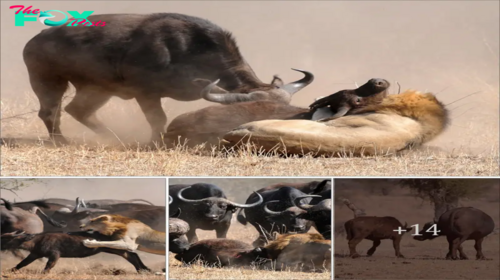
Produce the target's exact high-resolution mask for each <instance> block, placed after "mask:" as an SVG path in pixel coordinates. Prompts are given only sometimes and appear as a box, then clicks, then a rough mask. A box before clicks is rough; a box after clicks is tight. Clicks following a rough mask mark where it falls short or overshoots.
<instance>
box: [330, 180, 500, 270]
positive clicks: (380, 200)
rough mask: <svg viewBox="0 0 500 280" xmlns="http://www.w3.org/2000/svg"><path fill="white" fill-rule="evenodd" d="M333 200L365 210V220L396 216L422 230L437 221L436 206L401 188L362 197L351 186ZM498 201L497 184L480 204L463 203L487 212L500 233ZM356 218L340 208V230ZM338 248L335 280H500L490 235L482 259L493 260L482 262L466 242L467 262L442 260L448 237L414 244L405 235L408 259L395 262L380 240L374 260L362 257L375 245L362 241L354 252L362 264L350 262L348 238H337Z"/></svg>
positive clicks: (497, 243)
mask: <svg viewBox="0 0 500 280" xmlns="http://www.w3.org/2000/svg"><path fill="white" fill-rule="evenodd" d="M339 181H340V179H339V180H336V187H337V186H338V185H339V184H340V183H339ZM360 185H361V184H360ZM367 186H368V185H367ZM365 187H366V186H365ZM369 187H371V185H370V186H369ZM356 189H357V190H356ZM335 195H336V196H339V195H342V196H344V197H346V198H348V199H350V200H351V202H353V203H355V204H356V205H357V206H358V207H359V208H362V209H364V210H365V211H366V213H367V215H375V216H394V217H396V218H397V219H398V220H399V221H401V222H402V223H403V224H404V223H405V222H408V225H413V224H417V223H418V224H419V225H420V228H421V227H422V226H423V224H424V223H426V222H428V221H431V220H432V217H433V208H432V206H430V205H429V204H426V203H422V202H421V200H417V199H415V198H414V197H413V196H410V195H409V194H408V191H407V190H401V189H400V188H399V187H395V188H394V189H393V191H391V193H390V194H389V195H388V196H382V195H380V194H370V193H369V192H365V191H360V190H359V188H358V187H357V186H350V189H349V190H346V191H343V192H341V191H338V190H337V189H336V191H335ZM499 199H500V185H499V184H498V182H497V184H496V186H495V187H494V188H493V189H491V190H490V192H489V193H487V194H486V195H484V196H483V197H482V198H479V199H477V200H473V201H464V202H463V203H462V204H463V205H464V206H473V207H476V208H478V209H481V210H483V211H484V212H486V213H487V214H489V215H490V216H491V217H492V218H493V220H494V222H495V225H496V227H497V228H498V227H500V204H499V201H500V200H499ZM352 218H353V214H352V212H351V211H350V210H349V209H347V207H345V206H343V207H340V204H339V203H338V202H337V205H336V206H335V226H336V228H337V227H341V226H343V223H344V222H345V221H347V220H349V219H352ZM497 230H498V229H497ZM413 233H414V232H412V234H413ZM334 244H335V278H336V279H499V277H500V236H499V235H498V232H497V233H496V234H491V235H489V236H488V237H487V238H485V240H484V242H483V253H484V255H485V256H486V257H487V258H489V260H484V261H476V260H475V254H476V252H475V250H474V247H473V246H474V241H466V242H465V243H464V245H463V247H464V251H465V253H466V254H467V255H468V256H469V258H470V259H469V260H460V261H449V260H445V259H444V257H445V256H446V253H447V252H448V243H447V241H446V238H445V237H439V238H437V239H435V240H431V241H429V240H427V241H416V240H413V238H411V236H410V233H407V234H405V235H404V237H403V239H402V241H401V253H402V254H403V255H404V256H405V257H406V258H405V259H397V258H396V257H395V256H394V249H393V247H392V242H391V241H390V240H382V244H381V245H380V246H379V247H378V248H377V251H376V252H375V254H374V255H373V256H372V257H364V256H366V251H367V250H368V249H369V248H370V247H371V244H372V242H371V241H369V240H363V241H362V242H361V243H360V244H359V245H358V246H357V248H356V249H357V251H358V253H360V254H361V255H362V256H363V257H361V258H358V259H351V258H349V257H347V255H348V253H349V248H348V246H347V240H346V239H345V236H343V235H342V236H340V235H339V236H336V238H335V241H334Z"/></svg>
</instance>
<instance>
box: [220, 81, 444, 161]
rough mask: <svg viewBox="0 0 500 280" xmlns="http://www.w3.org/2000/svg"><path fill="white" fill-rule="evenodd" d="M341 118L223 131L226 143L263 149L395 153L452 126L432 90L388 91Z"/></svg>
mask: <svg viewBox="0 0 500 280" xmlns="http://www.w3.org/2000/svg"><path fill="white" fill-rule="evenodd" d="M352 114H353V115H349V116H343V117H340V118H337V119H332V118H328V119H324V120H320V121H311V120H264V121H256V122H250V123H246V124H244V125H241V126H239V127H237V128H235V129H234V130H232V131H230V132H228V133H226V134H225V135H224V140H223V141H224V145H225V146H226V147H235V146H236V147H240V146H243V145H247V144H251V145H253V146H255V148H257V149H259V150H260V151H265V152H271V151H277V152H278V153H284V154H307V153H312V154H314V155H316V156H321V155H324V156H329V155H330V156H339V155H351V156H367V155H376V154H379V155H380V154H385V155H388V154H395V153H397V152H399V151H403V150H407V149H410V148H415V147H419V146H421V145H423V144H424V143H426V142H428V141H430V140H432V139H434V138H435V137H437V136H438V135H439V134H441V133H442V132H443V131H444V130H445V128H446V127H447V125H448V121H449V120H448V114H449V112H448V110H447V109H446V108H445V106H444V105H443V104H442V103H441V102H440V101H439V100H437V98H436V97H435V96H434V94H432V93H421V92H419V91H415V90H407V91H405V92H403V93H401V94H394V95H388V96H387V97H385V98H384V99H383V100H382V101H381V102H380V103H378V104H370V105H368V106H366V107H362V108H359V109H357V110H355V111H353V112H352Z"/></svg>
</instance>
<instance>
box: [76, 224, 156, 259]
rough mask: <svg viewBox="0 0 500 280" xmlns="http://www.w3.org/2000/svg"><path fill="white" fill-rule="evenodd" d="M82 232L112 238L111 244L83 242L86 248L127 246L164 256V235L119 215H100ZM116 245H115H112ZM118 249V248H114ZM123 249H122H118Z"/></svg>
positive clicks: (84, 227)
mask: <svg viewBox="0 0 500 280" xmlns="http://www.w3.org/2000/svg"><path fill="white" fill-rule="evenodd" d="M81 228H82V229H84V230H90V229H92V230H94V231H98V232H99V233H101V234H104V235H107V236H111V237H113V240H114V241H113V242H96V241H89V240H86V241H84V244H85V245H86V246H88V247H110V248H113V247H115V246H124V244H127V245H128V248H129V250H131V251H135V249H137V250H139V251H145V252H149V253H153V254H160V255H165V253H166V250H165V249H166V245H165V244H166V241H165V240H166V233H165V232H160V231H156V230H154V229H152V228H150V227H149V226H147V225H145V224H144V223H142V222H140V221H138V220H134V219H130V218H128V217H124V216H120V215H101V216H98V217H96V218H94V219H92V220H90V222H89V223H88V224H87V225H82V226H81ZM114 244H117V245H114ZM115 248H118V247H115ZM120 248H121V249H123V247H120Z"/></svg>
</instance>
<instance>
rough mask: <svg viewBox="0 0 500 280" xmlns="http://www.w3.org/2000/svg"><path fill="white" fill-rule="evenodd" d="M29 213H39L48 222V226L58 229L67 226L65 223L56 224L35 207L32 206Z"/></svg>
mask: <svg viewBox="0 0 500 280" xmlns="http://www.w3.org/2000/svg"><path fill="white" fill-rule="evenodd" d="M31 211H32V213H33V214H35V215H36V214H37V212H40V214H42V216H44V217H45V219H47V222H49V224H51V225H53V226H55V227H58V228H65V227H66V226H67V225H68V224H67V223H66V222H65V221H61V222H60V223H59V222H57V221H56V220H54V219H52V218H51V217H49V216H47V214H45V213H44V212H43V211H42V210H40V208H38V207H37V206H34V207H33V208H31Z"/></svg>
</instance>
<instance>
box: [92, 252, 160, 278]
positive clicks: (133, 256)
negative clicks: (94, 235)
mask: <svg viewBox="0 0 500 280" xmlns="http://www.w3.org/2000/svg"><path fill="white" fill-rule="evenodd" d="M101 251H103V252H105V253H108V254H113V255H118V256H120V257H122V258H124V259H126V260H127V261H128V262H129V263H130V264H132V265H133V266H134V267H135V270H136V271H137V272H141V271H148V272H150V271H151V269H149V268H148V267H147V266H146V265H145V264H144V263H143V262H142V260H141V258H139V255H137V253H132V252H128V251H123V250H115V249H110V248H102V249H101Z"/></svg>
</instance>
